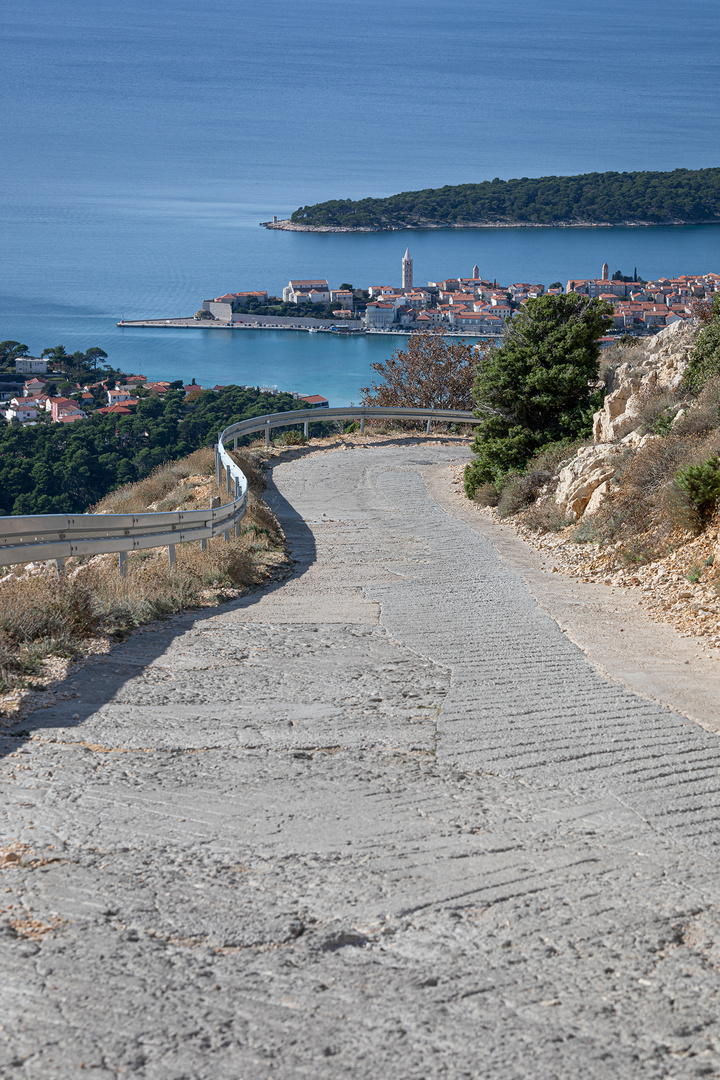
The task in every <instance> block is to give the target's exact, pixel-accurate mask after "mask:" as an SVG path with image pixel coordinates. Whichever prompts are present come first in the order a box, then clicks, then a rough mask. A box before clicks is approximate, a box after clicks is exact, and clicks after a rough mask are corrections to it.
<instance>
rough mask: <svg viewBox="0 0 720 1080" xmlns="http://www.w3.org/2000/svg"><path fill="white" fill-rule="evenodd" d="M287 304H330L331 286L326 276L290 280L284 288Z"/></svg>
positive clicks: (284, 298) (284, 297)
mask: <svg viewBox="0 0 720 1080" xmlns="http://www.w3.org/2000/svg"><path fill="white" fill-rule="evenodd" d="M283 300H284V302H285V303H286V304H329V303H330V286H329V285H328V283H327V281H326V280H325V279H324V278H309V279H307V280H302V281H301V280H299V279H298V280H295V281H293V280H290V282H289V283H288V284H287V285H286V286H285V288H284V289H283Z"/></svg>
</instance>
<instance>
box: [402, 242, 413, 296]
mask: <svg viewBox="0 0 720 1080" xmlns="http://www.w3.org/2000/svg"><path fill="white" fill-rule="evenodd" d="M402 287H403V292H410V291H411V290H412V287H413V261H412V259H411V258H410V248H409V247H407V248H405V254H404V255H403V260H402Z"/></svg>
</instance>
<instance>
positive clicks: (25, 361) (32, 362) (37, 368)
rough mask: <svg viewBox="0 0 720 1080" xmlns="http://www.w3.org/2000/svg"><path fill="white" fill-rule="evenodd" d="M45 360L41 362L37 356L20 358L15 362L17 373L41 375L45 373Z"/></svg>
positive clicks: (46, 363)
mask: <svg viewBox="0 0 720 1080" xmlns="http://www.w3.org/2000/svg"><path fill="white" fill-rule="evenodd" d="M47 365H48V362H47V360H41V359H40V358H39V357H38V356H20V357H18V359H17V360H16V361H15V370H16V371H17V372H20V371H22V372H29V373H30V374H31V375H43V374H45V372H46V371H47Z"/></svg>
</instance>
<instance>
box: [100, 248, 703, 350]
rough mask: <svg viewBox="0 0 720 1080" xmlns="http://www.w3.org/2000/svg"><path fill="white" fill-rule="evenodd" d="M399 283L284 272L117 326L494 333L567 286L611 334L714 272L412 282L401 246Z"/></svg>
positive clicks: (636, 327) (636, 326) (642, 324)
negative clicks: (602, 315) (190, 309)
mask: <svg viewBox="0 0 720 1080" xmlns="http://www.w3.org/2000/svg"><path fill="white" fill-rule="evenodd" d="M400 269H401V278H402V283H401V285H399V286H395V285H369V286H368V288H367V289H353V288H352V286H350V285H349V283H348V282H344V283H343V284H341V285H340V287H339V288H337V289H333V288H331V287H330V285H329V284H328V282H327V281H326V279H325V278H313V279H291V280H290V282H289V283H288V284H287V285H286V286H285V288H284V289H283V295H282V298H280V297H277V296H270V295H269V294H268V292H267V291H266V290H265V289H255V290H251V291H247V292H236V293H225V294H224V295H223V296H216V297H215V298H214V299H212V300H203V303H202V307H201V308H200V309H199V310H198V311H197V312H196V313H195V315H193V316H192V317H187V316H184V317H181V318H169V319H133V320H129V321H128V320H125V319H123V320H122V321H121V322H119V323H118V324H117V325H118V326H152V327H163V326H171V327H173V328H177V327H191V326H195V327H197V326H202V327H220V328H223V329H233V330H236V329H237V330H246V329H253V330H307V331H310V332H311V333H314V332H315V331H321V330H322V331H327V332H329V333H383V334H388V333H390V334H413V333H422V332H423V331H425V332H426V331H428V330H434V331H436V332H438V333H442V334H446V335H449V336H454V335H462V336H463V337H477V338H482V339H485V340H497V339H499V338H500V337H501V335H502V333H503V331H504V329H505V327H506V325H508V323H509V322H510V321H511V320H512V319H513V318H514V317H515V316H516V315H517V314H518V312H519V311H521V310H522V308H523V306H524V305H525V304H526V303H527V302H528V301H529V300H535V299H537V298H538V297H539V296H545V295H550V296H553V295H558V294H559V293H562V292H567V293H570V292H575V293H579V294H581V295H584V296H588V297H590V298H593V299H594V298H599V299H601V300H604V301H605V302H606V303H607V304H608V305H609V308H608V310H611V311H612V325H611V327H610V333H609V335H608V336H607V337H605V338H603V339H602V341H603V344H610V343H611V342H612V341H613V335H615V336H622V335H623V334H625V333H628V332H629V333H632V334H634V335H644V334H654V333H657V331H658V330H661V329H664V328H665V327H668V326H673V325H674V324H675V323H679V322H686V321H687V320H689V319H692V318H694V317H695V315H696V307H697V305H698V304H699V303H702V302H703V301H708V300H709V299H710V298H711V297H712V296H714V294H715V292H716V291H717V289H718V287H719V286H720V275H718V274H715V273H703V274H684V275H681V276H680V277H677V278H658V280H656V281H643V280H642V279H641V278H639V277H638V273H637V269H636V270H635V272H634V274H633V275H632V276H624V275H623V274H621V273H620V271H616V273H615V274H614V275H613V276H612V277H611V276H610V268H609V266H608V264H607V263H604V264H603V266H602V268H601V272H600V277H599V278H571V279H570V280H569V281H568V282H567V283H566V285H565V286H564V287H563V285H562V282H559V281H556V282H552V283H551V284H550V285H547V286H546V285H544V284H542V283H536V284H532V283H530V282H527V281H518V282H514V283H512V284H510V285H499V284H498V282H497V281H490V280H486V279H484V278H482V277H481V276H480V268H479V267H478V266H477V264H476V265H475V266H474V267H473V268H472V274H471V276H470V277H457V278H446V279H445V280H444V281H429V282H428V283H427V285H426V286H419V285H417V284H415V282H414V275H413V260H412V257H411V255H410V249H409V248H406V249H405V254H404V255H403V257H402V259H401V262H400Z"/></svg>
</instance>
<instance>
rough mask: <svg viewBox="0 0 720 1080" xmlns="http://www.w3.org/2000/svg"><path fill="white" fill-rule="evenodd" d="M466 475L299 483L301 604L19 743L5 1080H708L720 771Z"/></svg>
mask: <svg viewBox="0 0 720 1080" xmlns="http://www.w3.org/2000/svg"><path fill="white" fill-rule="evenodd" d="M458 453H459V451H458V450H457V449H452V448H446V449H444V448H441V447H431V446H427V447H426V446H423V447H413V448H408V449H403V448H374V449H371V450H365V449H364V450H362V451H357V452H354V451H346V452H343V453H335V454H327V453H326V454H318V455H310V456H307V457H305V458H298V459H297V460H295V461H293V462H288V463H285V464H282V465H280V466H278V467H277V468H276V471H275V480H276V485H277V486H276V490H275V492H274V493H272V497H273V499H274V501H275V505H276V507H277V510H278V512H279V513H280V515H281V517H282V519H283V522H284V524H285V526H286V531H287V534H288V536H289V537H290V538H291V541H292V544H293V553H294V557H295V559H296V562H297V572H296V574H295V576H294V577H293V578H292V579H291V580H290V581H288V582H286V583H285V584H284V585H282V586H281V587H273V588H272V589H269V590H268V591H267V592H265V593H262V594H258V595H257V596H253V597H249V598H246V599H245V600H244V601H242V602H241V603H239V604H234V605H230V606H229V607H228V608H226V609H224V610H223V611H220V612H218V613H217V614H210V615H208V614H197V615H189V616H183V617H182V618H180V619H176V620H172V621H170V622H168V623H166V624H162V625H161V626H160V628H159V630H157V631H155V630H153V631H148V632H146V633H143V634H138V635H135V636H134V637H133V638H132V639H131V640H130V641H128V642H127V643H126V644H124V645H122V646H120V647H119V648H118V649H116V650H115V651H114V653H113V654H112V655H111V656H110V657H108V658H105V659H101V660H98V661H97V662H96V663H93V664H91V665H88V667H86V668H85V669H83V671H82V672H80V673H78V675H77V677H76V678H74V679H73V680H72V681H71V682H70V683H69V684H68V685H67V687H66V688H65V689H66V692H67V694H68V697H67V698H66V699H65V700H64V701H63V702H61V703H59V704H58V705H57V706H55V707H53V708H48V709H42V710H38V712H37V713H36V714H34V715H33V716H32V717H31V718H30V719H29V720H26V721H24V722H23V724H22V725H19V726H18V727H17V729H16V730H15V731H14V732H11V733H10V734H8V735H6V736H3V737H2V739H1V740H0V746H1V747H2V750H3V751H4V754H5V756H4V759H3V762H2V775H1V778H0V782H1V784H2V797H3V811H2V812H3V819H2V835H3V839H2V841H1V842H0V847H1V846H2V845H5V847H4V848H3V850H5V851H9V852H10V856H11V857H10V858H5V857H3V856H2V855H0V890H5V891H0V909H2V910H0V970H2V972H3V978H2V979H1V980H0V1014H1V1016H0V1076H3V1077H4V1076H11V1077H22V1078H27V1080H40V1078H42V1080H47V1078H61V1080H65V1078H70V1077H73V1078H74V1077H76V1076H78V1075H82V1076H96V1077H108V1078H109V1077H113V1078H115V1077H122V1076H135V1077H138V1078H142V1080H160V1078H162V1080H180V1078H188V1080H189V1078H192V1080H196V1078H201V1080H205V1078H207V1080H238V1078H240V1077H242V1078H243V1080H271V1078H272V1080H296V1078H297V1077H300V1076H308V1077H312V1078H313V1080H322V1078H327V1080H331V1078H332V1080H336V1078H338V1077H348V1078H352V1080H377V1078H379V1077H383V1078H384V1077H388V1076H398V1077H401V1078H403V1080H421V1078H423V1077H425V1078H430V1077H433V1078H434V1077H448V1078H453V1080H454V1078H455V1077H458V1078H459V1077H468V1078H478V1080H480V1078H482V1080H491V1078H492V1080H520V1078H523V1080H525V1078H530V1077H532V1078H536V1077H542V1078H543V1080H544V1078H546V1077H547V1078H561V1080H575V1078H576V1077H579V1076H582V1077H587V1078H589V1080H595V1078H611V1077H612V1078H613V1080H614V1078H616V1077H623V1078H629V1080H636V1078H637V1080H641V1078H642V1080H648V1078H650V1080H655V1078H657V1080H660V1078H665V1080H670V1078H673V1077H674V1078H676V1080H679V1078H683V1080H685V1078H690V1077H699V1076H712V1075H719V1074H720V1055H719V1054H718V1045H717V1042H718V1035H717V1032H718V1023H717V1020H718V1002H719V1001H720V971H719V965H720V952H719V951H718V949H719V947H718V944H717V943H718V942H719V941H720V924H719V922H718V908H717V904H718V873H717V870H718V865H717V864H718V841H719V840H720V829H719V828H718V819H719V818H720V814H718V812H717V811H716V806H717V798H718V794H717V792H718V783H717V779H716V778H717V776H718V767H719V766H720V758H719V754H720V750H719V746H720V744H719V743H718V740H717V738H716V737H715V736H714V735H712V734H710V733H709V732H708V731H706V730H704V729H703V728H702V727H700V726H699V725H697V724H695V723H693V722H691V721H690V720H688V719H687V717H686V716H683V715H681V714H680V713H678V712H675V711H673V710H672V709H670V708H667V707H665V706H663V705H660V704H657V703H656V702H654V701H651V700H648V698H647V697H644V696H639V695H638V694H636V693H633V692H632V690H631V689H629V687H628V686H626V685H624V684H623V683H622V682H617V681H612V680H609V679H608V678H606V677H605V676H603V674H602V673H601V672H600V671H599V670H598V668H597V666H593V665H592V664H591V663H589V662H588V659H587V657H586V655H585V654H584V652H583V651H581V649H580V648H579V647H578V645H576V644H575V643H574V642H573V641H572V640H569V636H570V635H569V634H568V633H567V632H566V633H563V632H562V630H561V629H560V627H559V626H558V625H557V622H556V621H555V619H554V618H553V617H551V615H552V612H553V610H554V609H553V608H552V604H553V603H557V604H560V603H561V602H562V597H561V596H560V593H557V594H556V595H554V598H552V597H551V598H550V599H548V597H547V596H546V595H544V594H543V595H540V593H539V588H540V586H539V585H538V581H539V580H540V579H541V578H542V579H543V580H544V579H545V578H546V575H543V574H542V572H541V571H540V570H538V572H537V573H538V581H536V580H535V579H533V578H531V577H530V575H529V573H528V572H527V571H526V568H525V566H524V564H523V565H521V560H520V558H519V555H518V561H517V562H516V563H511V562H510V555H511V554H512V552H510V554H508V550H503V551H502V558H501V557H500V555H499V554H498V551H497V549H496V547H493V545H492V544H491V543H490V542H489V541H488V539H487V538H486V537H485V536H483V535H480V533H479V532H478V531H477V528H476V527H475V525H474V524H473V523H472V522H470V521H469V520H468V521H466V520H462V519H461V517H460V516H458V515H457V514H456V515H455V516H451V515H450V514H449V512H448V510H446V509H445V508H443V506H441V505H440V503H439V502H438V501H437V500H436V499H433V498H432V497H431V496H430V495H428V486H430V488H431V490H433V491H434V490H435V489H434V488H432V484H433V482H434V481H433V478H434V477H435V476H436V474H437V475H439V474H440V472H441V471H442V469H444V468H445V467H446V466H447V464H448V462H449V461H450V460H451V459H452V458H454V457H457V455H458ZM442 498H444V496H442ZM448 509H452V508H450V507H448ZM453 514H455V510H453ZM501 546H502V545H501ZM517 554H518V553H517V552H516V555H517ZM516 570H518V571H522V573H517V572H515V571H516ZM554 577H557V575H554ZM552 588H553V589H558V588H559V586H558V585H556V583H554V582H553V584H552ZM533 593H535V594H536V595H537V596H538V597H539V599H540V603H538V602H537V600H536V598H535V596H534V595H533ZM582 595H584V594H581V593H578V594H577V595H575V596H574V597H571V600H578V601H580V600H582ZM593 602H594V601H593ZM576 609H577V610H579V611H581V613H582V614H581V621H582V619H585V620H587V619H589V618H596V619H597V618H599V616H598V614H597V611H596V610H595V609H593V608H592V607H591V606H589V607H587V608H584V607H583V606H582V603H578V604H576V605H573V603H570V602H567V603H565V604H564V607H563V608H562V611H563V619H564V618H565V615H566V614H567V615H568V621H569V619H570V616H571V615H572V613H573V611H574V610H576ZM603 611H604V609H603ZM588 612H590V613H591V614H590V615H589V614H588ZM593 612H594V613H593ZM378 616H379V618H378ZM603 617H604V616H603ZM563 626H564V628H565V629H566V630H567V629H568V627H567V625H566V624H565V622H563ZM607 655H610V654H609V653H608V654H607ZM666 659H667V658H666V657H661V660H662V662H663V663H665V660H666ZM630 666H631V665H630V664H628V667H630ZM642 670H646V671H649V670H650V668H649V662H648V664H645V665H644V666H642ZM648 677H652V678H655V677H656V676H654V675H653V676H648ZM657 677H658V678H659V676H657ZM658 685H662V683H659V684H658Z"/></svg>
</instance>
